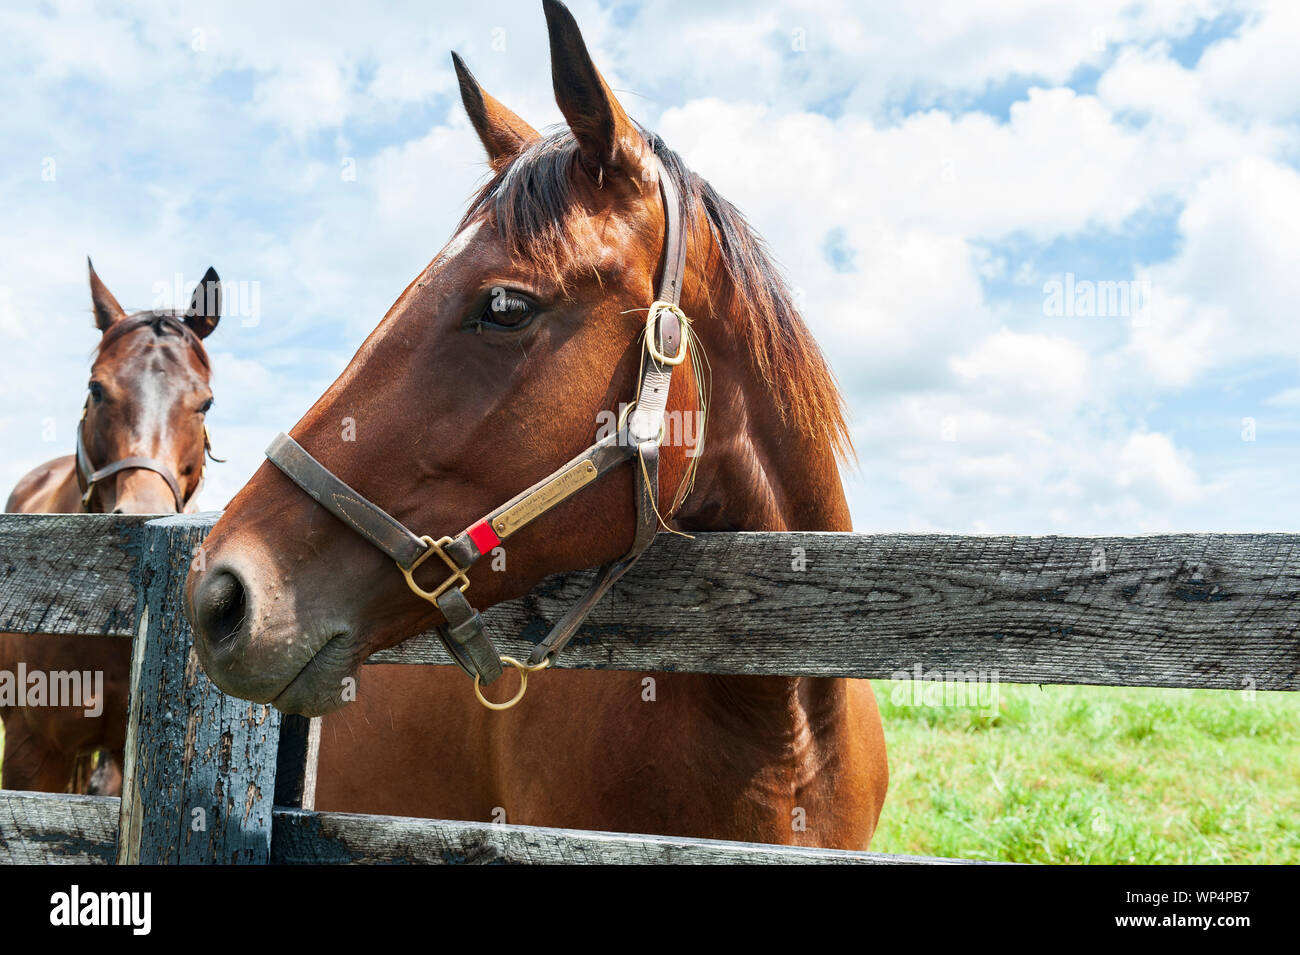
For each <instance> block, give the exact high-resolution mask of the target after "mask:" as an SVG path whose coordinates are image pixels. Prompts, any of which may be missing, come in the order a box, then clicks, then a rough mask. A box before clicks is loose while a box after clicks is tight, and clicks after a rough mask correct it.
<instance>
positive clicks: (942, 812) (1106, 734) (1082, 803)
mask: <svg viewBox="0 0 1300 955" xmlns="http://www.w3.org/2000/svg"><path fill="white" fill-rule="evenodd" d="M874 685H875V687H876V694H877V698H878V700H879V702H880V708H881V716H882V717H883V720H884V724H885V736H886V739H887V741H888V745H889V757H890V759H889V762H890V775H891V778H890V785H889V790H890V792H889V797H888V798H887V799H886V801H885V809H884V813H883V814H882V816H881V820H880V828H879V829H878V830H877V832H876V838H875V840H874V841H873V843H872V846H871V848H872V849H873V850H876V851H878V852H896V853H911V854H919V855H937V856H952V857H956V856H960V857H963V858H967V859H1000V860H1005V861H1013V862H1057V863H1059V862H1089V863H1174V862H1181V863H1297V862H1300V758H1298V757H1300V694H1295V693H1256V694H1253V695H1252V694H1246V693H1240V692H1232V691H1221V690H1153V689H1126V688H1110V687H1065V686H1044V687H1037V686H1007V685H1003V686H999V687H997V688H996V689H997V695H998V697H999V699H998V701H997V705H996V706H995V707H992V706H988V707H979V706H976V705H970V706H956V705H947V706H943V705H925V700H924V699H922V700H921V701H920V702H919V705H918V702H917V701H916V699H915V696H914V690H913V688H912V686H913V685H912V684H908V683H891V682H887V681H874ZM932 686H939V684H932ZM936 692H937V691H936Z"/></svg>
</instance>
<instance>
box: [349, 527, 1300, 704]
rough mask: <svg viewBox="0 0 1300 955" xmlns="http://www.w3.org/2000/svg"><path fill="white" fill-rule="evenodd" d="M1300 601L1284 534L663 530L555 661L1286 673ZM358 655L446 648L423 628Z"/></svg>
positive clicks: (1106, 681)
mask: <svg viewBox="0 0 1300 955" xmlns="http://www.w3.org/2000/svg"><path fill="white" fill-rule="evenodd" d="M801 558H802V561H801ZM587 579H588V578H587V576H585V575H583V574H574V575H568V576H560V577H552V578H550V579H548V580H547V581H545V582H544V583H543V584H542V585H541V586H539V587H538V588H536V589H535V590H534V591H533V592H532V593H531V594H529V595H528V596H527V597H525V598H523V599H521V600H516V601H513V602H511V603H508V604H502V605H500V606H498V607H494V608H492V609H491V610H489V611H485V612H484V616H485V617H486V618H487V619H488V621H489V625H490V627H491V629H492V633H493V637H494V639H495V640H497V642H498V644H499V645H500V646H501V648H502V650H503V652H515V653H521V652H525V651H526V650H527V648H528V647H529V646H530V645H531V644H532V643H534V642H536V641H537V640H539V639H540V638H541V637H542V636H543V635H544V634H545V632H546V629H547V627H548V625H549V623H550V622H551V621H554V620H557V619H558V618H559V617H560V616H561V615H562V614H563V612H564V611H565V609H566V608H567V607H569V606H570V605H571V604H572V602H573V601H574V600H576V599H577V597H578V595H579V594H580V593H581V592H582V589H583V586H584V584H585V581H586V580H587ZM470 595H471V597H472V596H473V591H472V590H471V591H470ZM1298 617H1300V536H1298V535H1294V534H1169V535H1156V536H1146V537H1098V538H1077V537H1008V536H1001V537H999V536H980V537H962V536H948V535H941V534H838V533H780V534H778V533H744V534H700V535H697V537H696V538H695V540H693V541H692V540H683V539H681V538H678V537H669V536H661V538H660V540H659V541H658V542H656V544H655V546H654V547H653V548H652V549H651V550H650V551H649V552H648V553H647V554H646V556H645V557H643V558H642V559H641V561H640V563H639V564H638V565H637V567H636V568H635V569H634V570H633V571H632V572H631V573H629V574H628V576H627V577H625V578H624V579H623V581H621V582H620V583H619V584H618V585H617V586H616V587H615V588H614V590H613V592H612V593H611V594H610V595H609V596H608V597H606V598H605V600H604V601H603V602H602V603H601V604H600V605H599V606H598V607H597V609H596V610H595V612H593V613H592V614H591V616H590V617H589V618H588V619H587V622H586V623H585V624H584V625H583V627H582V629H581V630H580V631H579V632H578V635H577V636H576V637H575V639H574V642H573V643H572V644H570V646H569V648H568V649H567V650H566V651H565V652H564V654H563V655H562V657H561V665H562V666H566V667H577V668H595V669H620V670H645V671H655V670H660V671H672V670H681V671H693V672H704V673H753V674H788V675H795V674H804V675H809V676H851V677H871V678H882V679H888V678H891V677H892V678H902V677H903V676H904V675H906V676H909V677H915V676H916V675H917V674H918V673H919V674H920V676H921V678H923V679H933V678H937V677H939V676H942V675H944V674H954V673H965V674H967V676H966V679H970V678H971V676H970V674H972V673H977V674H979V675H981V677H982V678H984V679H990V680H994V681H1000V682H1006V683H1074V684H1094V685H1106V686H1164V687H1212V688H1224V689H1256V690H1297V689H1300V641H1297V639H1296V627H1297V618H1298ZM521 637H522V639H521ZM370 662H373V663H381V662H400V663H433V664H443V663H446V662H447V657H446V655H445V651H443V649H442V648H441V646H439V645H438V643H437V640H436V638H434V637H433V636H432V635H424V636H422V637H419V638H417V639H415V640H411V641H408V642H406V643H404V644H401V645H399V646H398V647H396V648H393V649H392V650H388V651H385V652H383V653H382V654H377V655H375V656H374V657H372V658H371V661H370Z"/></svg>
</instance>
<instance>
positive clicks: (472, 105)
mask: <svg viewBox="0 0 1300 955" xmlns="http://www.w3.org/2000/svg"><path fill="white" fill-rule="evenodd" d="M451 62H452V64H453V65H455V67H456V78H457V79H458V80H459V81H460V99H461V102H462V103H464V104H465V112H466V113H468V114H469V121H470V123H472V124H473V126H474V129H475V131H477V132H478V138H479V139H481V140H482V141H483V148H484V149H486V150H487V154H488V162H489V163H491V165H492V170H493V172H496V171H499V170H500V169H501V167H502V166H504V165H505V164H506V163H508V162H509V161H510V160H511V159H513V158H514V157H515V156H516V155H518V154H519V153H520V151H522V150H523V148H524V147H525V146H527V145H528V144H529V143H531V142H532V141H533V140H534V139H536V138H537V130H535V129H533V127H531V126H529V125H528V124H527V123H525V122H524V121H523V120H522V119H520V118H519V117H518V116H516V115H515V114H514V113H512V112H511V111H510V110H508V109H506V108H505V107H504V106H502V105H501V104H500V103H499V102H498V101H497V100H496V99H495V98H494V97H493V96H491V95H490V94H488V93H485V92H484V91H483V87H481V86H479V85H478V80H476V79H474V74H473V73H471V72H470V71H469V68H468V67H467V66H466V65H465V61H464V60H462V59H461V58H460V57H459V56H458V55H456V54H455V53H454V52H453V53H452V54H451Z"/></svg>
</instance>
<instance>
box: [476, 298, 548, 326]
mask: <svg viewBox="0 0 1300 955" xmlns="http://www.w3.org/2000/svg"><path fill="white" fill-rule="evenodd" d="M536 314H537V309H536V308H535V307H534V305H533V304H532V303H531V302H529V301H528V300H527V299H524V298H521V297H520V296H518V295H512V294H510V293H509V292H507V291H505V290H504V289H493V290H492V297H491V299H489V300H488V304H487V307H486V308H485V309H483V314H482V315H480V316H479V317H478V320H477V322H476V323H475V324H476V325H477V326H478V328H479V329H482V328H483V326H484V325H486V326H488V327H494V328H523V327H524V326H525V325H527V324H528V323H529V322H530V321H532V320H533V317H534V316H535V315H536Z"/></svg>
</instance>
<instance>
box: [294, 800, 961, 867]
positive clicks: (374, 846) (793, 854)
mask: <svg viewBox="0 0 1300 955" xmlns="http://www.w3.org/2000/svg"><path fill="white" fill-rule="evenodd" d="M271 861H272V862H273V863H282V864H352V865H357V864H380V865H383V864H411V863H414V864H447V865H457V864H462V865H463V864H470V865H487V864H493V863H496V864H515V865H520V864H523V865H529V864H531V865H556V864H574V863H582V864H622V865H629V864H632V865H642V864H665V863H675V864H700V865H710V864H712V865H716V864H725V863H730V864H760V863H762V864H782V865H800V864H814V863H815V864H841V865H843V864H875V865H880V864H889V865H900V864H901V865H959V864H963V863H965V862H966V860H964V859H931V858H925V857H922V856H891V855H884V854H881V853H877V852H844V851H837V850H834V849H808V848H799V847H790V846H770V845H761V844H758V843H752V842H721V841H718V840H714V839H690V838H686V837H677V836H638V835H631V834H628V833H621V832H586V831H583V830H580V829H545V828H538V827H534V826H512V825H506V824H504V823H503V824H493V823H475V822H457V821H455V820H447V819H412V818H408V817H401V816H365V815H354V814H352V813H343V812H301V811H298V810H291V809H276V811H275V838H274V841H273V842H272V844H271Z"/></svg>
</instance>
